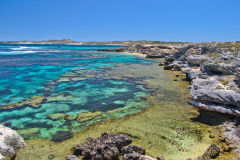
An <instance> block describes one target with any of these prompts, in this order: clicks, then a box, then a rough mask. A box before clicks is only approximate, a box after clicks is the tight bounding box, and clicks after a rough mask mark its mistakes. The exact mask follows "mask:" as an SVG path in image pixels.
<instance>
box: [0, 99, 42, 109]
mask: <svg viewBox="0 0 240 160" xmlns="http://www.w3.org/2000/svg"><path fill="white" fill-rule="evenodd" d="M44 101H46V97H44V96H33V97H32V98H31V99H26V100H23V101H21V102H17V103H12V104H7V105H2V106H0V109H14V108H18V107H22V106H24V105H28V106H30V107H34V108H37V107H40V106H41V105H42V103H43V102H44Z"/></svg>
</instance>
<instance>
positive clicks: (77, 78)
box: [71, 77, 87, 81]
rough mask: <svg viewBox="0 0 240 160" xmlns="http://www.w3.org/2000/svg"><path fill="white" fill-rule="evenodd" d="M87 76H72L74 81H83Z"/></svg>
mask: <svg viewBox="0 0 240 160" xmlns="http://www.w3.org/2000/svg"><path fill="white" fill-rule="evenodd" d="M86 79H87V78H85V77H73V78H71V80H72V81H82V80H86Z"/></svg>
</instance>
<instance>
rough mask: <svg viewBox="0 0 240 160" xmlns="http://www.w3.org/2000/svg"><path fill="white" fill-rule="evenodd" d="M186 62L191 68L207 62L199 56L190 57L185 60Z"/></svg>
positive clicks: (203, 57)
mask: <svg viewBox="0 0 240 160" xmlns="http://www.w3.org/2000/svg"><path fill="white" fill-rule="evenodd" d="M186 60H187V62H188V63H189V64H190V65H192V66H200V65H201V64H202V63H203V62H205V61H206V60H207V58H206V57H205V56H201V55H190V56H188V57H187V58H186Z"/></svg>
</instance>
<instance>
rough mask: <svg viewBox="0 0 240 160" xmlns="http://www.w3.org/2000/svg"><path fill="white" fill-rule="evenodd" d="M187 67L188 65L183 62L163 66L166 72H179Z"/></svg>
mask: <svg viewBox="0 0 240 160" xmlns="http://www.w3.org/2000/svg"><path fill="white" fill-rule="evenodd" d="M185 67H188V65H187V64H186V63H185V62H183V61H174V62H172V63H170V64H168V65H165V66H164V69H166V70H173V71H181V69H182V68H185Z"/></svg>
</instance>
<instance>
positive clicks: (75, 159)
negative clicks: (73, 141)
mask: <svg viewBox="0 0 240 160" xmlns="http://www.w3.org/2000/svg"><path fill="white" fill-rule="evenodd" d="M65 159H66V160H79V159H78V157H77V156H75V155H68V156H66V157H65Z"/></svg>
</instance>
